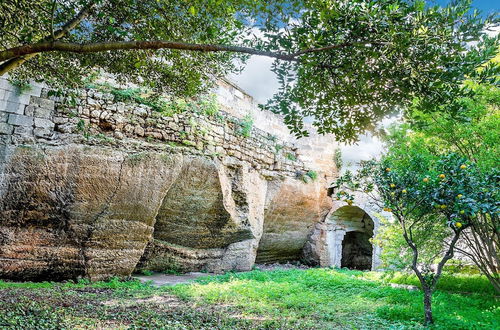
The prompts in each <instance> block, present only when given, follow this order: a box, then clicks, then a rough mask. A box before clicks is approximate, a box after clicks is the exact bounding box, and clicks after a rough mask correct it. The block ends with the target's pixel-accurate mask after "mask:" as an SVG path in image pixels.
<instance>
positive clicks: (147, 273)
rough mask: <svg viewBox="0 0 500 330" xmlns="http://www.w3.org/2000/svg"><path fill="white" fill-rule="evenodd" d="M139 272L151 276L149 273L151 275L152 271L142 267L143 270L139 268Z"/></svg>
mask: <svg viewBox="0 0 500 330" xmlns="http://www.w3.org/2000/svg"><path fill="white" fill-rule="evenodd" d="M141 274H142V275H144V276H151V275H153V272H152V271H150V270H147V269H143V270H141Z"/></svg>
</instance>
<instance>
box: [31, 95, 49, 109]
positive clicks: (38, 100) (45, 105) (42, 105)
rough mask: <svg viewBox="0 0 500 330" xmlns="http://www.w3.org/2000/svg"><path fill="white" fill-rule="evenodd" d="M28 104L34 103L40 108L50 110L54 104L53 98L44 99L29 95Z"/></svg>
mask: <svg viewBox="0 0 500 330" xmlns="http://www.w3.org/2000/svg"><path fill="white" fill-rule="evenodd" d="M30 104H32V105H36V106H38V107H40V108H47V109H50V110H54V105H55V103H54V101H53V100H48V99H44V98H41V97H38V96H31V102H30Z"/></svg>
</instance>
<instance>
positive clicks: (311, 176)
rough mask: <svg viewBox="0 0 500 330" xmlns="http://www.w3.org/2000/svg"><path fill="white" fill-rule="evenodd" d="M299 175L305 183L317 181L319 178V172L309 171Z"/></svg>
mask: <svg viewBox="0 0 500 330" xmlns="http://www.w3.org/2000/svg"><path fill="white" fill-rule="evenodd" d="M299 177H300V179H301V180H302V181H304V183H309V182H310V181H315V180H316V179H317V178H318V172H316V171H312V170H311V171H307V172H306V173H301V174H299Z"/></svg>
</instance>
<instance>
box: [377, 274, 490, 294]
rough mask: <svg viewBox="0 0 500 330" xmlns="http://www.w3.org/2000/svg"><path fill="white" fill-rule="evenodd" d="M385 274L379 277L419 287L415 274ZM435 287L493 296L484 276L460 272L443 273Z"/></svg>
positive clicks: (442, 289) (448, 290) (390, 281)
mask: <svg viewBox="0 0 500 330" xmlns="http://www.w3.org/2000/svg"><path fill="white" fill-rule="evenodd" d="M386 275H387V276H385V277H382V278H380V279H381V280H383V281H384V282H387V283H395V284H405V285H414V286H417V287H421V285H420V281H419V280H418V278H417V277H416V276H415V274H408V273H388V274H386ZM437 289H438V290H441V291H447V292H455V293H456V292H459V293H465V294H467V293H481V294H487V295H491V296H494V295H495V290H494V289H493V287H492V286H491V284H490V282H489V281H488V279H487V278H486V277H485V276H482V275H478V274H475V275H471V274H461V273H454V274H451V273H448V272H446V273H445V274H443V276H442V277H441V279H440V280H439V282H438V285H437Z"/></svg>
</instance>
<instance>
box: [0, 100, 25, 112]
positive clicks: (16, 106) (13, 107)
mask: <svg viewBox="0 0 500 330" xmlns="http://www.w3.org/2000/svg"><path fill="white" fill-rule="evenodd" d="M1 106H2V105H1V104H0V109H2V107H1ZM25 106H26V105H25V104H20V103H17V102H11V101H4V105H3V111H5V112H10V113H17V114H20V115H22V114H23V113H24V107H25Z"/></svg>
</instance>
